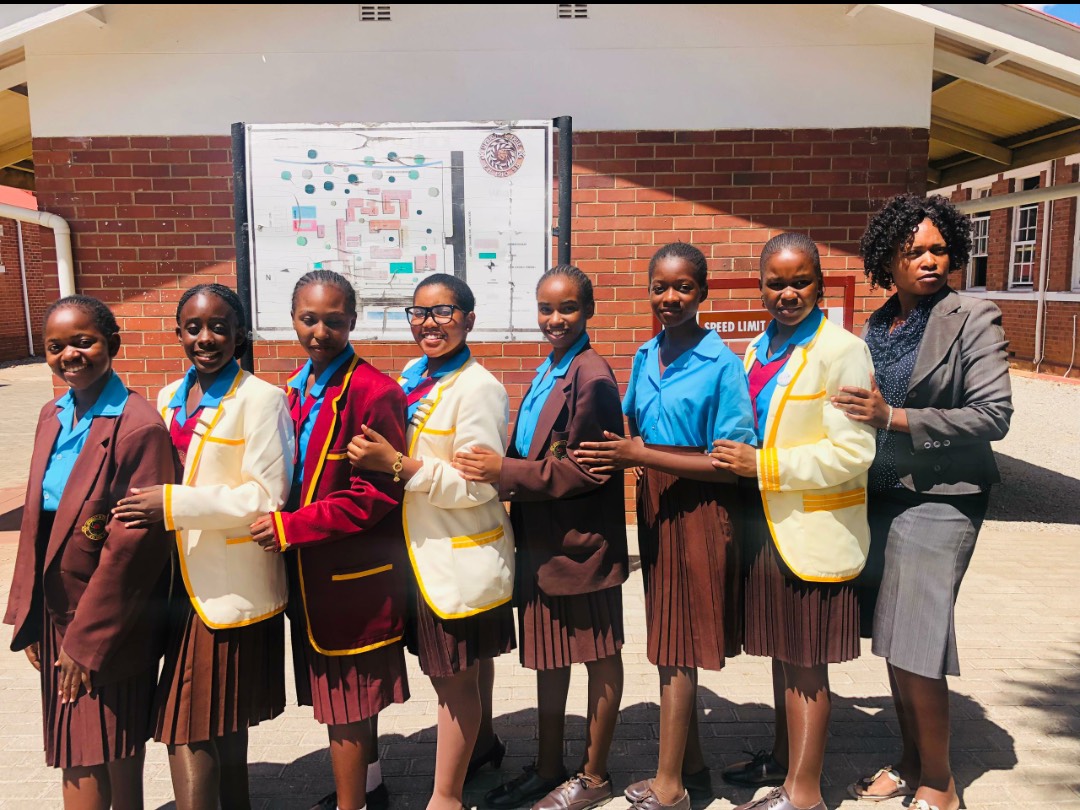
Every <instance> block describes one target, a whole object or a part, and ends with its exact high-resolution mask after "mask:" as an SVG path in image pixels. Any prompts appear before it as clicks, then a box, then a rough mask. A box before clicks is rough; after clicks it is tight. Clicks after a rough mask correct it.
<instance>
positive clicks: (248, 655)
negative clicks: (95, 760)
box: [154, 580, 285, 745]
mask: <svg viewBox="0 0 1080 810" xmlns="http://www.w3.org/2000/svg"><path fill="white" fill-rule="evenodd" d="M155 703H156V712H155V714H156V723H155V726H154V739H155V740H157V741H158V742H163V743H166V744H168V745H187V744H189V743H197V742H205V741H207V740H211V739H213V738H215V737H223V736H224V735H226V734H232V733H235V732H237V731H243V730H244V729H247V728H250V727H251V726H256V725H258V724H259V723H261V722H262V721H263V720H270V719H271V718H274V717H277V716H278V715H279V714H281V713H282V712H283V711H285V615H284V614H283V613H279V614H277V615H276V616H273V617H271V618H269V619H264V620H263V621H261V622H256V623H255V624H249V625H247V626H245V627H231V628H228V629H225V630H211V629H210V628H209V627H207V626H206V625H205V624H204V623H203V621H202V619H200V618H199V616H198V615H197V614H196V613H195V609H194V608H193V607H192V605H191V600H190V599H189V598H188V595H187V591H186V590H185V588H184V583H183V581H182V580H180V581H179V582H177V581H174V583H173V596H172V604H171V606H170V617H169V639H168V641H167V644H166V648H165V664H164V666H163V667H162V670H161V678H160V680H159V682H158V688H157V698H156V701H155Z"/></svg>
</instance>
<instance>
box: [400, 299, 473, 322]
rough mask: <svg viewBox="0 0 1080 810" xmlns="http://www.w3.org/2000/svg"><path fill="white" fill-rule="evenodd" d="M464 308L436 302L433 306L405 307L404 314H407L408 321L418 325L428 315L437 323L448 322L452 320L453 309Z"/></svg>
mask: <svg viewBox="0 0 1080 810" xmlns="http://www.w3.org/2000/svg"><path fill="white" fill-rule="evenodd" d="M455 309H456V310H460V311H461V312H464V311H465V310H463V309H461V307H459V306H456V305H454V304H436V305H435V306H433V307H405V314H406V315H408V316H409V323H412V324H415V325H416V326H419V325H420V324H422V323H423V322H424V321H426V320H427V319H428V318H429V317H430V318H431V319H432V320H433V321H435V323H438V324H444V323H450V321H452V320H454V310H455Z"/></svg>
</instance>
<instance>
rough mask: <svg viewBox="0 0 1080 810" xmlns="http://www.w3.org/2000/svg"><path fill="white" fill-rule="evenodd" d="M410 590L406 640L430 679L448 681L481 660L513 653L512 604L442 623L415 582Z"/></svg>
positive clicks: (410, 650)
mask: <svg viewBox="0 0 1080 810" xmlns="http://www.w3.org/2000/svg"><path fill="white" fill-rule="evenodd" d="M410 590H411V591H412V594H411V595H410V599H409V606H410V611H409V621H408V623H407V626H406V630H405V639H406V641H407V642H408V647H409V652H411V653H412V654H413V655H415V656H417V658H419V659H420V669H421V671H422V672H423V673H424V674H425V675H427V676H428V677H429V678H449V677H451V676H452V675H456V674H457V673H458V672H462V671H464V670H466V669H468V668H469V667H471V666H472V665H473V664H475V663H476V662H477V661H479V660H480V659H481V658H496V657H498V656H500V655H504V654H505V653H508V652H510V651H511V650H513V649H514V647H515V644H514V609H513V607H512V605H511V604H510V603H509V602H506V603H505V604H502V605H499V606H498V607H495V608H492V609H491V610H485V611H484V612H483V613H477V614H476V615H474V616H468V617H466V618H464V619H443V618H441V617H439V616H436V615H435V613H434V611H432V609H431V606H430V605H428V603H427V602H425V601H424V597H423V595H422V594H421V593H420V591H419V589H418V588H417V587H416V583H415V582H413V583H412V587H411V589H410Z"/></svg>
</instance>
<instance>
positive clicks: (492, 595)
mask: <svg viewBox="0 0 1080 810" xmlns="http://www.w3.org/2000/svg"><path fill="white" fill-rule="evenodd" d="M414 362H415V361H414ZM509 409H510V406H509V400H508V398H507V396H506V390H505V389H504V388H503V387H502V385H501V384H500V383H499V381H498V380H496V379H495V378H494V377H493V376H492V375H491V373H490V372H488V370H487V369H485V368H484V367H483V366H481V365H480V364H479V363H477V362H476V360H475V359H471V358H470V359H469V360H468V362H466V363H465V365H464V366H462V367H461V369H460V370H458V371H456V372H453V373H451V374H448V375H447V376H446V377H444V378H442V379H441V380H440V381H439V382H438V383H437V384H436V385H435V387H434V388H433V389H432V390H431V391H429V392H428V394H427V396H425V397H424V398H423V399H422V400H420V404H419V407H417V409H416V413H415V415H414V416H413V418H412V420H410V422H409V426H408V431H407V433H406V439H407V441H408V445H409V456H410V457H412V458H414V459H419V460H420V461H422V462H423V466H422V467H421V468H420V470H419V471H418V472H417V474H416V475H414V476H413V477H412V478H410V479H409V482H408V483H407V484H406V485H405V501H404V503H403V510H402V523H403V525H404V527H405V538H406V540H407V541H408V547H409V559H410V561H411V563H412V567H413V572H414V573H415V575H416V580H417V583H418V584H419V587H420V592H421V593H422V594H423V595H424V600H425V601H426V602H427V603H428V605H429V606H430V607H431V609H432V610H433V611H434V612H435V614H436V615H437V616H441V617H442V618H444V619H459V618H464V617H466V616H472V615H473V614H476V613H480V612H482V611H485V610H490V609H491V608H493V607H497V606H498V605H501V604H504V603H505V602H508V601H510V597H511V595H512V593H513V589H514V534H513V530H512V529H511V528H510V517H509V515H508V514H507V512H506V509H505V508H504V507H503V505H502V502H501V501H500V500H499V492H498V490H497V489H496V487H494V486H492V485H491V484H478V483H473V482H469V481H466V480H465V479H464V478H462V477H461V476H460V475H459V474H458V472H457V470H455V469H454V468H453V467H452V466H450V461H451V459H453V457H454V453H456V452H457V451H458V450H461V449H464V448H467V447H486V448H488V449H489V450H493V451H494V452H496V453H498V454H499V455H502V454H503V452H504V451H505V449H506V436H507V424H508V423H509V421H510V412H509Z"/></svg>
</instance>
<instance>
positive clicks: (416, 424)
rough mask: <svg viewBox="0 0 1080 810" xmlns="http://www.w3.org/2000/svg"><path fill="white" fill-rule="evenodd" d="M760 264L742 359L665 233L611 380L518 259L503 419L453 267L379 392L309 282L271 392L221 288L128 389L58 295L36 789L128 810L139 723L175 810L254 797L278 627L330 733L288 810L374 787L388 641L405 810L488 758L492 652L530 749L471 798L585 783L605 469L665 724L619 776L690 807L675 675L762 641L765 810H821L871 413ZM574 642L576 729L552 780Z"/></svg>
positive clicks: (697, 272)
mask: <svg viewBox="0 0 1080 810" xmlns="http://www.w3.org/2000/svg"><path fill="white" fill-rule="evenodd" d="M761 273H762V275H761V279H762V283H761V294H762V301H763V304H764V306H765V307H766V309H767V310H768V312H769V313H770V314H771V315H772V317H773V321H772V323H771V325H770V326H769V328H768V330H766V332H765V333H764V334H763V335H761V336H760V337H759V338H758V339H756V340H755V341H754V342H753V343H752V345H751V347H750V349H749V351H748V353H747V357H746V361H745V364H743V363H740V361H739V360H738V359H737V358H736V357H735V355H734V354H733V353H732V352H731V350H730V349H729V348H728V347H727V346H726V345H725V344H724V343H723V341H722V340H721V338H720V337H719V336H718V335H717V334H716V333H715V332H713V331H711V330H706V329H704V328H702V327H700V326H699V325H698V323H697V317H696V315H697V309H698V306H699V304H700V303H701V302H702V301H703V300H704V299H705V298H706V296H707V291H708V283H707V278H706V275H707V265H706V259H705V257H704V256H703V255H702V253H701V252H700V251H699V250H698V249H696V248H694V247H692V246H691V245H688V244H684V243H675V244H671V245H667V246H665V247H663V248H661V249H660V250H659V251H658V252H657V253H656V255H655V256H654V257H653V258H652V261H651V263H650V266H649V297H650V301H651V304H652V309H653V312H654V314H655V316H656V318H657V319H658V320H659V322H660V324H661V325H662V326H663V331H662V333H661V334H660V335H659V336H658V337H656V338H654V339H652V340H650V341H648V342H647V343H646V344H644V345H643V346H642V347H641V348H640V349H639V350H638V352H637V354H636V355H635V357H634V361H633V368H632V372H631V376H630V381H629V385H628V387H627V390H626V392H625V396H624V397H620V394H619V389H618V387H617V385H616V382H615V378H614V375H613V374H612V371H611V369H610V367H609V366H608V364H607V362H606V361H605V360H604V359H603V358H602V357H600V356H599V355H598V354H597V353H596V351H595V350H594V349H593V348H592V347H591V346H590V343H589V336H588V333H587V331H586V325H587V322H588V320H589V318H590V317H591V316H592V315H593V314H594V300H593V291H592V285H591V283H590V281H589V279H588V277H587V276H586V275H585V274H584V273H582V272H581V271H580V270H578V269H577V268H575V267H572V266H559V267H555V268H553V269H552V270H550V271H548V272H547V273H545V274H544V275H543V277H542V278H541V280H540V282H539V284H538V287H537V290H536V297H537V313H538V324H539V328H540V330H541V332H542V333H543V335H544V337H545V338H546V340H547V341H548V342H549V343H550V344H551V348H552V351H551V354H550V355H549V356H548V358H547V359H546V360H545V361H544V362H543V364H541V365H540V367H539V368H538V369H537V373H536V377H535V379H534V380H533V382H532V385H531V386H530V388H529V391H528V393H527V395H526V396H525V398H524V400H523V402H522V404H521V407H520V409H519V411H518V415H517V419H516V423H515V425H514V427H513V430H512V431H511V430H510V429H509V408H508V399H507V395H506V392H505V390H504V389H503V387H502V385H500V384H499V383H498V382H497V381H496V379H495V378H494V377H493V376H492V375H491V374H490V373H489V372H487V371H486V370H485V369H484V368H483V366H482V365H481V364H480V363H479V362H478V361H477V360H476V359H475V358H473V357H472V356H471V355H470V350H469V347H468V335H469V332H470V330H471V329H472V327H473V324H474V321H475V317H476V314H475V312H474V309H475V302H474V298H473V294H472V292H471V291H470V290H469V288H468V287H467V285H466V284H465V283H464V282H463V281H461V280H460V279H457V278H455V277H453V276H448V275H442V274H439V275H432V276H429V277H427V278H426V279H425V280H424V281H422V282H421V283H420V284H419V285H418V286H417V288H416V291H415V295H414V299H413V303H412V305H411V306H410V307H408V308H407V310H406V312H407V315H408V319H409V323H410V324H411V328H412V333H413V337H414V339H415V341H416V343H417V345H418V347H419V349H420V352H421V354H420V356H419V358H418V359H417V360H415V361H413V362H411V363H410V364H409V365H407V366H406V367H405V369H404V370H403V371H402V373H401V376H400V378H399V379H398V380H397V381H396V382H395V381H394V380H393V379H391V378H389V377H387V376H386V375H384V374H383V373H381V372H380V371H378V370H376V369H375V368H374V367H373V366H372V365H370V364H369V363H368V362H366V361H365V360H363V359H362V358H361V357H359V356H358V355H357V354H355V352H354V350H353V347H352V346H351V345H350V343H349V333H350V331H351V330H352V329H353V327H354V325H355V321H356V302H355V297H354V292H353V288H352V286H351V284H350V283H349V282H348V281H347V280H345V279H344V278H342V277H341V276H339V275H337V274H335V273H332V272H328V271H315V272H312V273H308V274H307V275H305V276H304V277H303V278H301V279H300V280H299V281H298V282H297V284H296V288H295V290H294V293H293V298H292V318H293V325H294V327H295V329H296V334H297V338H298V341H299V343H300V345H301V346H302V348H303V349H304V350H305V352H306V353H307V356H308V360H307V362H306V363H305V364H304V365H303V366H302V367H301V368H300V369H299V370H298V371H297V372H296V373H295V374H293V375H292V377H291V378H290V379H289V380H288V383H287V388H286V390H285V392H282V391H281V390H279V389H277V388H275V387H273V386H271V385H269V384H268V383H266V382H263V381H261V380H259V379H258V378H256V377H254V376H252V375H251V374H249V373H247V372H245V371H242V370H241V369H240V368H239V366H238V364H237V362H236V360H235V357H236V356H238V355H239V353H240V352H241V351H242V349H243V347H244V342H245V340H246V328H245V321H244V313H243V308H242V306H241V303H240V301H239V299H238V298H237V296H236V294H235V293H234V292H232V291H231V290H229V289H227V288H225V287H222V286H220V285H217V284H208V285H199V286H197V287H194V288H192V289H190V290H188V291H187V292H186V293H185V294H184V295H183V296H182V298H181V300H180V303H179V306H178V308H177V312H176V321H177V327H176V332H177V336H178V338H179V341H180V343H181V345H182V346H183V349H184V352H185V354H186V356H187V358H188V360H189V361H190V364H191V366H190V368H189V369H188V371H187V373H186V374H185V375H184V376H183V377H182V378H181V379H180V380H177V381H175V382H174V383H172V384H170V385H169V386H167V387H166V388H165V389H164V390H162V391H161V393H160V395H159V396H158V401H157V408H156V409H155V408H153V407H151V406H150V405H149V404H148V403H147V402H146V401H144V400H143V399H142V398H141V397H140V396H139V395H137V394H135V393H132V392H129V391H128V390H127V389H126V388H125V387H124V385H123V383H122V382H121V380H120V378H119V377H118V376H117V374H116V373H115V372H114V371H113V370H112V368H111V363H112V359H113V358H114V357H115V356H116V355H117V353H118V351H119V349H120V334H119V329H118V327H117V324H116V321H115V319H114V318H113V315H112V313H111V312H110V311H109V310H108V308H107V307H106V306H105V305H104V304H102V303H101V302H99V301H96V300H95V299H91V298H87V297H82V296H72V297H68V298H64V299H61V300H60V301H58V302H56V303H55V304H53V305H52V307H51V308H50V309H49V311H48V314H47V317H46V324H45V342H44V345H45V350H46V353H47V359H48V363H49V365H50V367H51V368H52V370H53V371H54V373H55V374H56V375H57V376H58V377H59V378H60V379H61V380H62V381H63V382H64V383H65V384H66V385H67V386H68V387H69V389H70V390H69V391H68V393H66V394H65V395H63V396H62V397H60V398H59V399H58V400H56V401H55V402H50V403H49V404H47V405H46V406H45V407H44V408H43V409H42V412H41V417H40V421H39V423H38V428H37V434H36V438H35V451H34V456H33V464H32V468H31V470H30V481H29V485H28V494H27V500H26V511H25V516H24V520H23V524H22V532H21V537H20V546H19V553H18V561H17V564H16V569H15V574H14V579H13V583H12V589H11V599H10V603H9V606H8V612H7V617H6V621H7V622H8V623H11V624H13V625H14V626H15V633H14V638H13V642H12V648H13V649H15V650H25V651H26V653H27V655H28V657H29V658H30V661H31V663H32V664H33V665H34V666H35V667H36V668H37V669H38V670H39V671H40V677H41V685H42V695H43V717H44V726H45V748H46V752H47V759H48V762H49V764H50V765H52V766H55V767H59V768H62V769H63V792H64V801H65V806H67V807H69V808H104V807H108V806H110V804H111V805H112V806H114V807H117V808H128V807H140V806H141V803H142V793H141V790H142V787H141V784H142V761H143V754H144V745H145V741H146V740H147V739H148V738H149V737H151V736H152V737H153V738H154V739H155V740H158V741H160V742H163V743H165V744H166V745H167V746H168V752H169V766H170V770H171V776H172V781H173V785H174V789H175V793H176V800H177V806H178V807H179V808H181V810H186V809H187V808H200V809H201V808H213V807H216V806H217V805H218V802H220V804H221V806H222V807H224V808H243V807H247V806H249V798H248V784H247V734H248V729H249V728H250V727H252V726H254V725H256V724H258V723H259V722H261V721H263V720H268V719H270V718H273V717H275V716H277V715H279V714H280V713H281V712H282V711H283V709H284V702H285V685H284V667H283V657H284V633H285V626H284V620H283V619H284V617H283V614H284V613H288V615H289V619H290V632H291V638H292V651H293V664H294V671H295V675H296V689H297V697H298V701H299V703H300V704H303V705H310V706H312V707H313V710H314V715H315V718H316V719H317V720H318V721H319V722H320V723H323V724H325V725H326V726H327V729H328V736H329V748H330V758H331V763H332V767H333V774H334V780H335V786H336V793H335V794H331V795H330V796H328V797H326V798H324V799H323V800H322V801H321V802H320V803H319V805H318V806H323V807H335V806H336V807H339V808H342V809H343V810H358V809H359V808H363V807H365V806H366V805H367V804H368V803H371V804H372V805H373V806H374V805H378V804H385V801H386V792H385V787H382V786H381V777H380V776H379V773H378V770H379V766H378V755H377V737H378V730H377V725H376V722H377V716H378V714H379V712H380V711H381V710H382V709H384V708H386V707H387V706H389V705H390V704H393V703H400V702H403V701H405V700H407V699H408V697H409V690H408V684H407V679H406V668H405V660H404V648H405V647H406V646H407V647H408V648H409V649H410V651H412V652H414V653H416V654H417V655H418V656H419V663H420V667H421V669H422V670H423V672H424V673H425V674H426V675H427V676H428V677H430V679H431V682H432V684H433V686H434V689H435V691H436V693H437V695H438V717H437V730H438V735H437V753H436V765H435V777H434V787H433V789H432V796H431V799H430V802H429V805H428V807H429V808H431V810H459V808H461V807H462V792H463V786H464V784H465V782H466V780H467V779H468V778H470V777H471V776H472V775H473V774H474V773H475V772H476V771H477V770H478V769H479V768H481V767H483V766H484V765H486V764H492V765H494V766H498V765H499V764H500V763H501V760H502V758H503V755H504V753H505V747H504V745H503V743H502V741H501V740H500V739H499V737H498V736H497V735H496V734H495V731H494V729H493V727H492V688H493V677H494V676H493V666H492V659H493V658H495V657H496V656H498V655H501V654H504V653H508V652H510V651H511V650H512V649H514V647H515V644H519V645H520V657H521V662H522V664H524V666H526V667H528V668H530V669H533V670H535V671H536V677H537V709H538V718H539V719H538V727H539V749H538V752H537V758H536V761H535V764H534V765H531V766H529V767H527V768H526V769H525V771H524V772H523V773H522V774H521V775H520V776H517V777H516V778H514V779H511V780H510V781H508V782H506V783H505V784H502V785H500V786H499V787H497V788H495V789H494V790H492V791H490V792H489V793H488V794H487V796H486V797H485V801H486V803H487V805H488V806H490V807H493V808H497V809H499V810H502V809H504V808H510V807H518V806H523V805H524V806H528V805H530V804H531V805H534V806H535V807H536V808H539V810H587V808H591V807H595V806H598V805H601V804H603V803H605V802H606V801H608V800H609V799H610V798H611V797H612V795H613V790H612V783H611V779H610V777H609V775H608V771H607V757H608V752H609V749H610V745H611V741H612V736H613V733H614V729H615V725H616V720H617V715H618V710H619V705H620V700H621V696H622V685H623V669H622V663H621V658H620V649H621V647H622V645H623V639H624V632H623V611H622V596H621V585H622V583H623V582H624V581H625V579H626V578H627V574H628V557H627V544H626V528H625V520H624V514H623V502H622V493H623V471H624V470H626V469H632V470H634V471H635V472H636V473H637V475H638V489H637V493H638V494H637V510H638V527H639V546H640V552H641V562H642V572H643V579H644V588H645V606H646V623H647V639H648V642H647V649H648V657H649V660H650V661H651V662H652V663H653V664H654V665H656V666H657V667H658V669H659V678H660V723H659V729H660V734H659V759H658V766H657V770H656V775H655V778H652V779H647V780H643V781H641V782H637V783H635V784H632V785H630V786H629V787H627V788H626V790H625V794H626V796H627V798H628V799H629V800H630V801H631V802H632V803H634V804H635V805H636V806H637V807H638V808H640V810H664V809H666V808H679V810H686V808H687V807H688V806H689V803H690V800H691V798H695V799H697V798H703V797H705V796H710V797H711V795H712V794H711V788H710V781H709V769H708V767H707V765H706V761H705V758H704V755H703V752H702V746H701V741H700V738H699V733H698V719H697V711H696V690H697V672H698V669H699V668H705V669H710V670H719V669H720V668H722V667H723V666H724V663H725V659H726V657H727V656H732V655H735V654H737V653H738V652H740V651H741V650H745V651H747V652H748V653H750V654H754V655H764V656H771V657H772V658H773V659H774V662H775V663H774V667H775V673H776V682H777V684H778V690H779V691H778V702H779V700H786V705H785V712H786V734H787V742H786V743H785V745H787V746H788V748H787V750H788V751H789V758H788V774H787V777H786V781H785V783H784V788H783V790H782V791H781V793H782V794H783V795H782V796H780V794H777V793H776V792H775V791H774V793H773V794H770V796H771V797H773V799H774V802H773V804H770V805H769V806H770V807H771V806H774V805H775V806H777V807H784V808H789V807H790V808H796V807H798V808H823V807H824V804H823V803H822V801H821V793H820V787H819V783H820V775H821V766H822V758H823V754H824V747H825V736H826V724H827V718H828V702H829V701H828V677H827V665H828V664H829V663H835V662H840V661H845V660H849V659H851V658H854V657H856V656H857V655H858V654H859V635H858V634H859V622H858V605H857V600H856V596H855V591H854V588H853V587H852V583H851V580H852V579H853V578H854V577H855V575H856V574H857V573H858V572H859V570H860V569H861V567H862V565H863V562H864V560H865V555H866V547H867V542H868V538H867V534H866V532H867V529H866V525H867V524H866V506H865V502H866V499H865V486H866V470H867V469H868V467H869V466H870V463H871V461H872V460H873V457H874V451H875V436H874V430H873V429H872V428H870V427H869V426H867V425H866V424H863V423H860V422H858V421H854V420H852V419H848V418H846V417H844V415H843V413H842V412H841V411H839V410H837V409H833V408H828V407H823V405H824V403H825V399H826V398H827V397H832V396H835V395H836V394H837V392H838V391H839V389H840V388H841V387H842V386H852V387H856V388H860V389H867V388H870V387H871V383H870V375H871V370H872V367H871V360H870V355H869V352H868V350H867V348H866V346H865V344H863V343H862V341H860V340H859V339H857V338H856V337H854V336H852V335H849V334H848V333H846V332H845V331H844V330H842V329H840V328H838V327H836V326H834V325H832V324H831V323H830V322H829V321H828V320H827V319H826V318H825V317H824V314H823V313H822V311H821V309H820V308H819V306H818V301H819V299H820V297H821V294H822V285H823V280H822V275H821V266H820V260H819V258H818V252H817V249H816V247H815V246H814V244H813V242H812V241H811V240H809V239H807V238H806V237H802V236H799V235H794V234H784V235H781V236H779V237H777V238H775V239H773V240H772V241H770V242H769V244H768V245H766V247H765V249H764V252H763V254H762V258H761ZM624 415H625V416H626V417H627V420H628V423H629V436H624V431H623V416H624ZM503 501H509V503H510V510H509V514H508V513H507V510H506V509H505V508H504V506H503V504H502V502H503ZM515 607H516V608H517V618H516V622H517V632H516V634H515V627H514V623H515V617H514V612H513V608H515ZM515 635H516V642H515ZM162 657H163V658H164V664H163V666H160V673H159V662H160V659H161V658H162ZM575 663H583V664H585V666H586V668H587V670H588V676H589V677H588V724H587V731H586V739H585V751H584V753H583V756H582V761H581V764H580V765H579V767H577V768H575V769H573V770H571V771H567V770H565V768H564V762H563V730H564V718H565V707H566V700H567V692H568V687H569V681H570V665H571V664H575ZM779 734H781V730H779V729H778V735H779ZM778 797H779V799H782V802H786V803H780V804H776V801H775V800H778ZM751 804H754V803H751ZM751 804H747V805H745V806H746V807H750V806H751ZM755 806H756V805H755Z"/></svg>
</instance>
